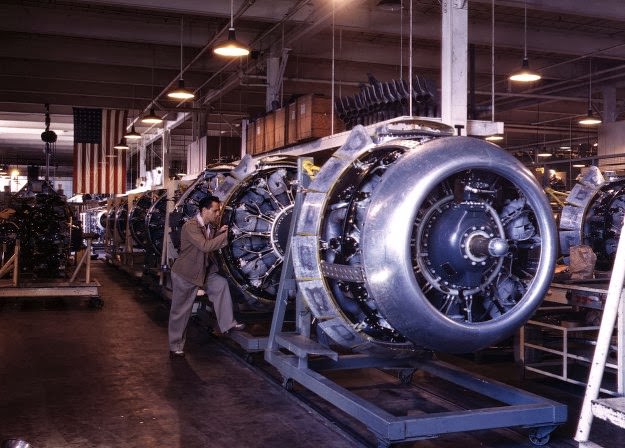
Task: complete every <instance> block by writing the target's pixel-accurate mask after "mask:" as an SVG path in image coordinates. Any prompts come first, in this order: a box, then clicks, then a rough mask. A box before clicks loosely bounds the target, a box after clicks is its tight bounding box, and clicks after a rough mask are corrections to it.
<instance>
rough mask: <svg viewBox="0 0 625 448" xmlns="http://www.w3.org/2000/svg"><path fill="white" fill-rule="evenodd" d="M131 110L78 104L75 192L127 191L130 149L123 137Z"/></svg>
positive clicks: (75, 123) (75, 121)
mask: <svg viewBox="0 0 625 448" xmlns="http://www.w3.org/2000/svg"><path fill="white" fill-rule="evenodd" d="M126 118H127V112H126V111H122V110H114V109H105V110H99V109H79V108H74V164H73V165H74V166H73V175H74V193H76V194H78V193H83V194H85V193H91V194H120V193H125V192H126V179H125V178H126V153H125V152H123V151H119V150H116V149H114V148H113V146H115V145H116V144H117V143H118V142H120V141H121V140H122V137H123V133H124V130H125V128H124V124H125V123H126Z"/></svg>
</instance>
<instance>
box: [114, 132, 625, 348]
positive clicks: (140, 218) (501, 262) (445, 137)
mask: <svg viewBox="0 0 625 448" xmlns="http://www.w3.org/2000/svg"><path fill="white" fill-rule="evenodd" d="M452 134H453V133H452V129H451V128H449V127H447V126H444V125H440V124H436V123H431V122H424V121H414V122H411V123H408V124H406V123H403V122H402V123H395V124H390V125H388V126H386V127H385V128H383V129H381V130H379V132H378V134H377V136H376V141H375V142H374V141H373V140H372V139H371V138H370V137H369V135H368V134H367V133H366V132H365V130H364V128H362V127H360V126H359V127H356V128H355V129H354V131H353V132H352V133H351V135H350V137H349V139H348V141H347V143H346V144H345V145H343V147H341V148H340V149H339V150H338V151H336V152H335V153H334V154H333V155H332V156H331V157H330V158H329V160H327V161H326V162H325V163H324V164H323V166H322V167H321V168H320V170H319V172H318V173H317V174H316V175H315V177H314V180H313V181H312V183H311V184H310V185H308V186H306V187H305V188H304V185H300V184H299V183H298V181H297V166H296V162H295V161H294V160H289V159H285V158H266V159H263V160H261V161H260V162H254V161H253V160H252V159H249V158H244V159H243V160H242V162H241V163H240V164H239V165H237V166H236V167H233V166H219V167H213V168H209V169H207V170H206V171H205V172H204V173H202V174H201V175H200V176H199V177H198V179H197V180H196V181H195V183H194V184H193V185H191V187H190V188H188V189H187V190H186V191H185V192H184V193H181V194H180V195H179V196H178V197H176V198H174V200H175V201H176V202H175V207H174V212H173V213H171V214H170V216H169V229H168V231H169V234H170V236H171V241H172V244H173V249H172V250H171V251H170V253H168V258H170V261H171V259H173V258H175V254H176V249H177V248H178V245H179V240H180V229H181V227H182V225H183V224H184V222H186V220H188V219H190V218H192V217H193V216H195V214H196V213H197V203H198V201H199V200H200V199H201V198H203V197H204V196H206V195H207V194H209V193H212V194H214V195H216V196H218V197H220V199H221V200H222V201H223V203H224V205H225V212H224V215H223V218H222V221H223V222H222V223H223V224H227V225H228V226H229V245H228V246H227V247H226V248H225V249H223V250H222V252H221V260H222V263H223V268H224V270H225V272H226V273H227V276H228V277H229V279H230V280H231V283H232V284H233V286H235V287H236V289H237V290H238V291H239V292H240V293H241V295H242V296H244V297H245V298H246V300H247V301H248V302H249V303H251V304H258V305H264V306H272V304H273V302H274V301H275V297H276V294H277V291H278V287H279V280H280V274H281V270H282V263H283V259H284V257H285V254H286V252H287V250H289V240H288V237H289V230H290V227H291V221H292V219H296V223H295V233H294V235H293V237H292V240H291V241H290V248H291V249H292V257H293V267H294V271H295V277H296V281H297V289H298V291H299V294H301V297H302V298H303V299H304V300H305V301H306V303H307V305H308V307H309V308H310V310H311V312H312V314H313V315H314V317H315V322H316V324H317V326H318V328H319V329H320V330H322V331H323V332H324V333H325V334H326V335H327V336H329V337H330V338H331V339H332V340H333V341H334V342H336V343H337V344H339V345H341V346H343V347H347V348H350V349H353V350H356V351H360V352H366V353H376V354H397V353H404V352H406V351H412V350H415V349H434V350H441V351H447V352H471V351H475V350H478V349H480V348H483V347H487V346H489V345H492V344H494V343H496V342H497V341H499V340H501V339H504V338H506V337H508V336H509V335H511V334H512V333H513V332H514V331H515V330H516V329H518V328H519V327H520V326H521V325H523V323H524V322H525V321H526V320H527V319H529V318H530V317H531V315H532V314H533V313H534V311H535V310H536V308H537V307H538V306H539V304H540V303H541V301H542V299H543V297H544V295H545V293H546V291H547V288H548V286H549V282H550V281H551V277H552V273H553V270H554V265H555V260H556V256H557V253H558V247H557V242H558V233H557V230H556V225H555V222H554V219H553V214H552V210H551V207H550V205H549V203H548V201H547V199H546V197H545V195H544V193H543V191H542V188H541V187H540V186H539V185H538V184H537V182H536V180H535V179H534V177H533V175H532V174H531V172H529V171H528V170H527V169H526V168H525V167H524V166H523V165H522V164H521V163H520V162H519V161H518V160H516V159H515V158H514V157H512V156H511V155H509V154H508V153H506V152H505V151H502V150H501V149H500V148H498V147H497V146H495V145H492V144H490V143H487V142H484V141H482V140H477V139H473V138H468V137H453V136H452ZM595 187H596V188H594V190H593V191H594V193H593V194H592V195H590V196H591V197H590V199H588V200H587V201H585V202H584V207H583V212H582V216H587V220H586V224H582V222H583V221H584V220H583V219H582V220H578V221H577V223H576V225H577V228H576V229H574V230H572V231H573V232H577V233H576V235H577V236H578V243H579V242H586V243H587V244H588V243H589V241H590V244H591V245H601V247H600V248H598V249H600V251H601V250H603V252H604V253H605V255H606V257H603V258H605V259H606V260H607V261H606V263H608V264H609V257H610V254H612V256H613V250H612V247H613V243H610V242H606V241H605V238H604V237H605V235H608V234H609V235H611V236H612V237H613V238H614V237H618V235H616V234H615V229H617V228H620V224H619V223H621V224H622V218H623V212H624V210H625V208H624V207H623V199H622V197H623V194H624V191H625V185H623V182H621V183H617V184H610V186H608V185H607V184H606V183H605V182H604V183H602V182H600V181H597V182H595ZM298 191H299V192H300V193H302V194H301V196H300V197H301V198H302V201H301V205H300V209H299V213H297V216H294V210H295V202H296V193H297V192H298ZM572 194H573V192H572ZM593 198H594V199H593ZM166 200H167V199H166V195H165V193H164V192H149V193H146V195H145V196H142V197H140V198H139V199H137V200H136V203H135V205H134V207H133V208H132V212H131V214H130V216H128V212H127V210H128V208H127V205H126V206H124V205H122V206H120V207H118V209H117V210H116V211H115V216H114V219H113V218H109V219H113V225H114V226H115V227H116V228H117V229H118V231H120V232H122V229H121V227H123V229H124V230H123V232H125V228H126V221H125V220H126V219H127V220H129V228H130V229H131V232H132V236H133V238H134V240H135V241H136V242H137V244H138V245H140V246H142V247H144V248H146V249H148V250H152V251H154V252H155V253H157V254H158V255H160V254H161V253H162V250H163V246H162V241H163V238H162V237H163V234H164V231H165V210H166ZM124 207H125V210H126V212H125V213H126V215H124ZM619 213H620V215H619ZM619 219H620V221H619ZM617 221H618V222H617ZM562 222H563V221H562ZM601 226H603V227H601ZM606 226H607V227H609V229H607V230H606V229H604V227H606ZM561 227H562V224H561ZM568 230H571V229H568ZM599 233H600V235H599Z"/></svg>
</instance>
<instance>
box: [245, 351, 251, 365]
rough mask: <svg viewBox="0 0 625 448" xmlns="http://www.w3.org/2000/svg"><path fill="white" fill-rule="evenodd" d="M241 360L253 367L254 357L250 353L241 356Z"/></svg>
mask: <svg viewBox="0 0 625 448" xmlns="http://www.w3.org/2000/svg"><path fill="white" fill-rule="evenodd" d="M243 360H244V361H245V362H246V363H248V364H250V365H254V357H253V356H252V354H251V353H246V354H245V355H243Z"/></svg>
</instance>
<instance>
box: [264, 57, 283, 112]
mask: <svg viewBox="0 0 625 448" xmlns="http://www.w3.org/2000/svg"><path fill="white" fill-rule="evenodd" d="M280 81H281V76H280V58H279V57H277V56H274V55H273V54H272V55H271V56H269V57H268V58H267V96H266V98H265V111H266V112H271V111H272V110H273V109H274V108H273V102H274V101H277V102H278V103H279V102H280V84H281V82H280Z"/></svg>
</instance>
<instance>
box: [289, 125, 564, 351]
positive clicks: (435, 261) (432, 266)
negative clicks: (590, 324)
mask: <svg viewBox="0 0 625 448" xmlns="http://www.w3.org/2000/svg"><path fill="white" fill-rule="evenodd" d="M296 229H297V230H296V236H295V237H294V244H293V258H294V268H295V275H296V278H297V281H298V287H299V290H300V291H301V293H302V295H303V297H304V298H305V300H306V301H307V304H308V305H309V307H310V309H311V311H312V313H313V314H314V316H315V317H316V319H317V321H318V323H319V326H320V327H321V329H322V330H323V331H324V332H325V333H326V334H327V335H328V336H330V337H331V338H332V339H333V340H334V341H336V342H337V343H339V344H340V345H342V346H345V347H348V348H351V349H353V350H356V351H361V352H370V353H371V352H375V353H379V352H380V351H382V352H386V353H389V352H390V353H392V352H394V351H396V350H405V349H415V348H416V349H433V350H440V351H446V352H454V353H466V352H472V351H475V350H478V349H481V348H484V347H487V346H489V345H491V344H494V343H496V342H498V341H499V340H501V339H504V338H505V337H507V336H510V335H511V334H512V333H513V332H514V331H515V330H516V329H518V328H519V327H520V326H521V325H523V323H524V322H525V321H526V320H527V319H529V318H530V316H531V315H532V314H533V312H534V311H535V309H536V308H537V307H538V306H539V304H540V303H541V302H542V299H543V296H544V294H545V293H546V291H547V288H548V286H549V282H550V280H551V277H552V274H553V268H554V264H555V258H556V244H555V241H556V230H555V223H554V220H553V217H552V215H551V209H550V207H549V203H548V202H547V200H546V197H545V195H544V193H543V191H542V189H541V188H540V186H539V185H538V184H537V182H536V181H535V180H534V178H533V176H532V174H531V173H530V172H529V171H528V170H527V169H525V168H524V167H523V165H521V164H520V163H519V162H518V161H517V160H516V159H515V158H514V157H512V156H511V155H509V154H507V153H506V152H504V151H502V150H501V149H500V148H498V147H497V146H495V145H493V144H490V143H487V142H484V141H482V140H477V139H473V138H469V137H441V138H434V139H431V140H429V141H423V140H422V141H417V140H394V141H388V142H385V143H382V144H379V145H374V144H373V143H372V142H371V140H370V139H369V137H368V136H367V135H366V133H365V132H364V129H363V128H356V130H355V131H353V132H352V134H351V135H350V138H349V139H348V142H347V143H346V144H345V145H344V146H343V147H342V148H341V149H339V150H338V151H337V152H336V153H335V154H334V156H333V157H332V159H330V161H328V162H327V163H326V164H325V165H324V166H323V167H322V168H321V171H320V172H319V174H318V175H317V176H316V178H315V180H314V181H313V182H312V184H311V185H310V187H309V192H308V193H307V195H306V197H305V199H304V202H303V208H302V212H301V214H300V216H299V218H298V222H297V227H296Z"/></svg>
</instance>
